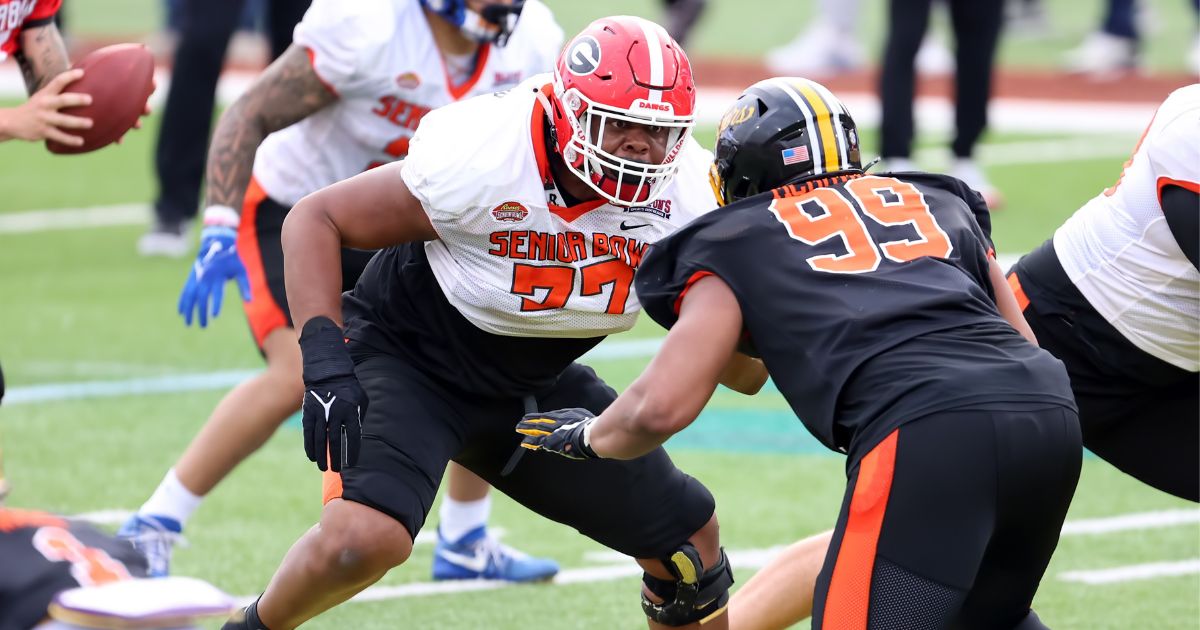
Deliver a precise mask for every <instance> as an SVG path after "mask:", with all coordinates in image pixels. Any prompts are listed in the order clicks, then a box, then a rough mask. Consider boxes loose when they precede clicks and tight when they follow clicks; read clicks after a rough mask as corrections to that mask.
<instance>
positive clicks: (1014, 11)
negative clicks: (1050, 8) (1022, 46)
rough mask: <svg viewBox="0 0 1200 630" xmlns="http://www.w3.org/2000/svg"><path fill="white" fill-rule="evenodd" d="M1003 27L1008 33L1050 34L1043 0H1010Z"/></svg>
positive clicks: (1032, 35) (1033, 35)
mask: <svg viewBox="0 0 1200 630" xmlns="http://www.w3.org/2000/svg"><path fill="white" fill-rule="evenodd" d="M1006 19H1007V20H1008V22H1007V24H1006V25H1005V27H1004V29H1005V32H1006V33H1007V34H1008V35H1022V36H1025V37H1044V36H1046V35H1049V34H1050V18H1049V16H1048V15H1047V14H1046V2H1045V0H1012V1H1011V2H1009V3H1008V10H1007V15H1006Z"/></svg>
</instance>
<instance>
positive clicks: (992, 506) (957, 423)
mask: <svg viewBox="0 0 1200 630" xmlns="http://www.w3.org/2000/svg"><path fill="white" fill-rule="evenodd" d="M1081 459H1082V449H1081V448H1080V437H1079V421H1078V418H1077V416H1076V414H1075V411H1074V410H1072V409H1069V408H1066V407H1060V406H1051V407H1040V408H1033V407H1031V406H1026V407H1021V406H1017V405H1014V406H1011V407H1008V408H1006V409H1004V410H1001V407H999V406H996V407H992V408H991V410H981V409H969V410H968V409H957V410H952V411H944V412H939V413H936V414H933V415H930V416H926V417H924V418H922V419H920V420H915V421H913V422H910V423H908V424H905V425H903V426H901V427H900V428H898V429H896V430H895V431H893V432H892V433H891V434H890V435H889V436H888V437H887V438H886V439H884V441H883V442H881V443H879V445H878V446H876V447H875V448H874V449H872V450H871V451H870V452H869V453H868V454H867V455H866V456H864V457H863V458H862V460H860V461H859V462H858V464H857V465H856V466H854V467H853V468H851V470H850V472H849V479H848V483H847V486H846V495H845V499H844V500H843V502H842V510H841V514H840V515H839V516H838V522H837V528H836V529H835V530H834V534H833V541H832V542H831V543H830V546H829V553H828V555H827V556H826V558H825V564H824V566H823V567H822V569H821V573H820V575H819V576H818V578H817V588H816V594H815V599H814V602H813V605H814V608H813V628H814V629H820V628H822V627H829V628H872V629H880V630H882V629H885V628H904V629H905V630H921V629H924V628H931V629H932V628H971V629H979V628H1005V629H1006V630H1007V629H1010V628H1014V627H1017V624H1018V623H1020V622H1021V621H1022V620H1023V619H1025V618H1026V616H1027V615H1028V614H1029V605H1030V602H1032V601H1033V595H1034V592H1035V591H1036V590H1037V586H1038V583H1039V581H1040V580H1041V578H1042V574H1043V573H1045V571H1046V566H1047V564H1048V563H1049V562H1050V556H1051V554H1053V553H1054V548H1055V546H1057V544H1058V536H1059V531H1060V530H1061V529H1062V524H1063V520H1064V519H1065V518H1066V515H1067V507H1068V506H1069V505H1070V503H1071V497H1072V496H1073V495H1074V492H1075V484H1076V482H1077V481H1078V479H1079V468H1080V464H1081ZM1033 619H1036V617H1034V618H1033ZM1029 625H1033V624H1029ZM1035 627H1036V626H1035Z"/></svg>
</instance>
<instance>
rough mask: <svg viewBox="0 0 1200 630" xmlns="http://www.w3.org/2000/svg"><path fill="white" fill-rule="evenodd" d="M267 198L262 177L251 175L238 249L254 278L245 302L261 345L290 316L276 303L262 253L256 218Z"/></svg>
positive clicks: (249, 274)
mask: <svg viewBox="0 0 1200 630" xmlns="http://www.w3.org/2000/svg"><path fill="white" fill-rule="evenodd" d="M266 198H267V193H266V191H264V190H263V189H262V186H260V185H259V184H258V180H256V179H254V177H253V176H251V177H250V185H249V186H247V187H246V196H245V197H244V198H243V200H242V219H241V223H239V224H238V238H237V248H238V251H239V252H241V255H242V263H243V264H245V265H246V276H247V277H248V278H249V280H250V301H249V302H243V303H242V308H244V309H245V310H246V319H248V320H249V321H250V332H252V333H253V334H254V341H255V343H257V344H258V347H259V348H261V347H262V344H263V340H264V339H266V338H267V335H269V334H271V332H272V331H274V330H275V329H276V328H285V327H286V326H287V325H288V320H287V315H284V313H283V309H282V308H280V307H279V305H278V304H276V303H275V298H274V296H272V295H271V287H270V286H269V285H268V284H267V273H266V270H265V269H263V260H262V253H261V252H260V251H259V248H258V228H257V226H256V224H255V221H256V220H257V218H258V206H259V204H261V203H262V202H263V201H264V200H265V199H266Z"/></svg>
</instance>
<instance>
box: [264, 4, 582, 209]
mask: <svg viewBox="0 0 1200 630" xmlns="http://www.w3.org/2000/svg"><path fill="white" fill-rule="evenodd" d="M432 19H440V18H437V17H434V18H432ZM294 39H295V43H296V44H297V45H299V46H303V47H304V48H305V49H307V50H308V53H309V57H310V58H311V59H312V64H313V70H314V71H315V72H316V73H317V76H318V77H320V79H321V81H322V82H324V83H325V85H326V87H328V88H329V89H330V90H331V91H332V92H334V93H335V94H337V96H338V100H337V101H336V102H334V103H333V104H331V105H330V106H328V107H326V108H324V109H322V110H321V111H319V112H317V113H315V114H313V115H312V116H309V117H308V118H305V119H304V120H301V121H300V122H298V123H296V124H294V125H292V126H290V127H288V128H286V129H282V130H280V131H277V132H275V133H273V134H271V135H270V136H268V137H267V138H266V140H264V141H263V143H262V146H260V147H259V149H258V154H257V155H256V156H255V160H254V177H255V179H256V180H258V183H259V184H260V185H261V186H262V188H263V190H265V191H266V193H267V195H269V196H270V197H271V198H272V199H274V200H276V201H278V202H280V203H282V204H285V205H289V206H291V205H295V203H296V202H297V201H299V200H300V198H301V197H303V196H305V195H307V194H309V193H311V192H314V191H316V190H320V189H321V188H324V187H325V186H328V185H330V184H333V183H335V182H338V181H341V180H343V179H346V178H348V177H351V176H353V175H357V174H358V173H361V172H363V171H365V170H367V169H368V168H371V167H374V166H379V165H381V164H386V163H388V162H392V161H395V160H397V159H400V158H402V157H404V156H405V154H407V153H408V143H409V140H410V139H411V138H412V136H413V133H414V132H415V131H416V129H417V123H419V122H420V121H421V119H422V118H423V117H424V116H425V114H427V113H429V111H430V110H432V109H435V108H438V107H441V106H443V105H447V104H449V103H453V102H455V101H457V100H459V99H463V98H469V97H471V96H476V95H479V94H488V93H490V92H495V91H497V90H504V89H508V88H511V87H513V86H515V85H516V84H518V83H520V82H521V81H522V80H524V79H527V78H529V77H531V76H533V75H536V74H539V73H542V72H546V71H548V70H549V69H550V68H552V67H553V66H554V61H555V58H556V57H557V55H558V52H559V49H560V48H561V47H562V39H563V32H562V29H561V28H559V26H558V24H557V23H555V21H554V16H553V15H551V13H550V9H548V8H546V5H544V4H542V3H541V2H539V1H538V0H529V1H528V2H526V3H525V8H524V10H523V11H522V12H521V18H520V20H519V21H518V22H517V26H516V28H515V29H514V30H513V33H512V35H511V37H510V38H509V40H508V43H507V44H506V45H505V46H503V47H500V46H495V45H484V46H483V47H482V49H481V50H480V52H479V57H478V62H477V64H476V67H475V73H474V75H472V76H471V77H470V79H468V80H467V82H466V83H463V84H461V85H459V86H456V87H452V86H451V85H450V81H449V79H448V77H447V71H446V66H445V63H444V61H443V58H442V54H441V52H440V49H439V48H438V47H437V45H436V44H435V42H434V40H433V34H432V33H431V32H430V30H429V22H428V18H426V16H425V12H424V10H423V9H422V8H421V4H420V2H419V0H355V1H350V2H348V1H345V0H314V1H313V3H312V6H311V7H310V8H309V10H308V12H307V13H306V14H305V15H304V19H303V20H302V21H301V22H300V24H298V25H297V26H296V32H295V38H294Z"/></svg>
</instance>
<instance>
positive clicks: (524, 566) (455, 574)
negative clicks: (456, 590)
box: [433, 525, 558, 582]
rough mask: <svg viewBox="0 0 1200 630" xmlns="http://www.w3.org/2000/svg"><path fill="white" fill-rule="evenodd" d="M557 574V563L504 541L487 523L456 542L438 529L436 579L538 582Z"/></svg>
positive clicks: (434, 571) (434, 557)
mask: <svg viewBox="0 0 1200 630" xmlns="http://www.w3.org/2000/svg"><path fill="white" fill-rule="evenodd" d="M557 573H558V563H557V562H555V561H553V560H551V559H549V558H534V557H532V556H529V555H526V554H524V553H521V552H520V551H517V550H516V549H513V548H512V547H509V546H507V545H502V544H500V541H498V540H496V539H495V538H493V537H492V536H489V535H488V533H487V527H486V526H484V525H480V526H479V527H477V528H475V529H473V530H471V531H470V532H467V534H466V535H465V536H463V537H462V538H460V539H459V540H457V541H455V542H449V541H447V540H446V539H445V538H442V532H441V530H440V529H439V530H438V539H437V546H436V547H434V550H433V579H435V580H505V581H508V582H536V581H539V580H549V579H550V578H552V577H554V575H555V574H557Z"/></svg>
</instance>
